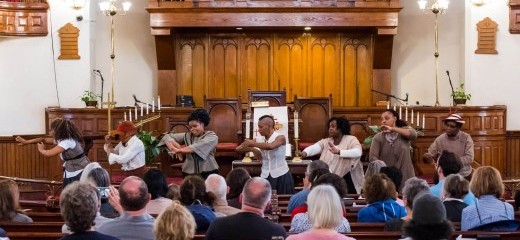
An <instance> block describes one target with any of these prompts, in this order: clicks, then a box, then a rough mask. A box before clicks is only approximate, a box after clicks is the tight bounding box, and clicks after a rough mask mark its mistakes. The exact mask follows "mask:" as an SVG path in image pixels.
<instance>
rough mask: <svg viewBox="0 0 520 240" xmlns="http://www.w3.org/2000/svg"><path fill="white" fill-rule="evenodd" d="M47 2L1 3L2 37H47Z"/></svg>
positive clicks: (12, 1)
mask: <svg viewBox="0 0 520 240" xmlns="http://www.w3.org/2000/svg"><path fill="white" fill-rule="evenodd" d="M48 9H49V4H48V3H47V1H46V0H9V1H0V36H47V34H48V30H47V10H48Z"/></svg>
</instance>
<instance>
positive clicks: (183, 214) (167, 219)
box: [153, 201, 196, 240]
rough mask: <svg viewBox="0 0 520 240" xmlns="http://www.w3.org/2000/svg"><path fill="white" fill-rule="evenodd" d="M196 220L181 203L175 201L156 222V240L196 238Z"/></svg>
mask: <svg viewBox="0 0 520 240" xmlns="http://www.w3.org/2000/svg"><path fill="white" fill-rule="evenodd" d="M195 227H196V224H195V219H194V218H193V216H192V215H191V213H190V211H188V209H186V208H185V207H184V206H182V205H181V204H180V203H179V201H173V202H172V204H170V206H168V207H167V208H166V209H165V210H164V211H163V212H162V213H161V214H160V215H159V216H158V217H157V220H155V224H154V231H153V232H154V234H155V239H156V240H188V239H193V237H194V236H195Z"/></svg>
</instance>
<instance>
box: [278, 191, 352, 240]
mask: <svg viewBox="0 0 520 240" xmlns="http://www.w3.org/2000/svg"><path fill="white" fill-rule="evenodd" d="M307 202H308V206H309V211H308V219H309V222H310V224H311V227H310V228H309V230H307V231H305V232H303V233H299V234H296V235H291V236H289V237H288V238H287V240H307V239H308V240H315V239H328V240H345V239H346V240H348V239H353V238H349V237H347V236H345V235H343V234H341V233H338V231H337V229H338V228H339V226H340V224H343V223H344V221H345V218H343V216H342V214H341V212H342V211H343V210H344V206H343V201H342V200H341V198H340V197H339V195H338V192H337V191H336V189H334V187H332V186H330V185H320V186H317V187H314V188H312V190H311V192H310V193H309V197H308V201H307Z"/></svg>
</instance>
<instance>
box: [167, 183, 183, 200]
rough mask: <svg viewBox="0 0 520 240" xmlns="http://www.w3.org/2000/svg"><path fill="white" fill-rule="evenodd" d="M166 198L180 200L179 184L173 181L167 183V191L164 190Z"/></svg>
mask: <svg viewBox="0 0 520 240" xmlns="http://www.w3.org/2000/svg"><path fill="white" fill-rule="evenodd" d="M166 198H168V199H171V200H180V199H181V186H179V185H178V184H175V183H170V185H168V192H166Z"/></svg>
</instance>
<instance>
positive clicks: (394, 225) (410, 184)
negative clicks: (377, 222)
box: [385, 177, 430, 232]
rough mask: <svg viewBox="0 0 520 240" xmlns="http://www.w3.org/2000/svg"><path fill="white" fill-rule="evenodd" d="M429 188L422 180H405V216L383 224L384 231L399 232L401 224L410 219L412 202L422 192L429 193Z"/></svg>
mask: <svg viewBox="0 0 520 240" xmlns="http://www.w3.org/2000/svg"><path fill="white" fill-rule="evenodd" d="M429 191H430V187H429V186H428V183H427V182H426V180H424V179H420V178H417V177H413V178H410V179H408V180H406V182H405V183H404V187H403V201H404V206H405V208H406V216H404V217H402V218H392V219H391V220H390V221H388V222H386V223H385V231H388V232H393V231H401V230H402V227H403V224H404V223H405V222H407V221H410V220H411V219H412V210H413V201H414V200H415V197H416V196H417V195H418V194H420V193H422V192H429Z"/></svg>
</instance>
